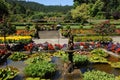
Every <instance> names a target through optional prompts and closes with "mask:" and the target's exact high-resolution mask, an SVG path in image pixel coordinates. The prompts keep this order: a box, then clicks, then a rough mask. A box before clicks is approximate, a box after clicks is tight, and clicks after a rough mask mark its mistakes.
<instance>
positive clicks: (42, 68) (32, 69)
mask: <svg viewBox="0 0 120 80" xmlns="http://www.w3.org/2000/svg"><path fill="white" fill-rule="evenodd" d="M55 67H56V66H55V64H53V63H49V62H47V61H41V62H39V63H33V64H29V65H28V66H26V67H25V70H24V72H25V74H26V75H27V76H30V77H40V78H42V77H45V75H46V74H49V75H51V74H52V73H53V72H55V70H56V69H55Z"/></svg>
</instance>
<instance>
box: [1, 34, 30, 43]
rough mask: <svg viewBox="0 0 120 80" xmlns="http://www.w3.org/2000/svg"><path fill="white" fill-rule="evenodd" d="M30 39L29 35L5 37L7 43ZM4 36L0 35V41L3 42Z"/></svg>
mask: <svg viewBox="0 0 120 80" xmlns="http://www.w3.org/2000/svg"><path fill="white" fill-rule="evenodd" d="M31 39H32V37H31V36H8V37H6V42H8V43H14V42H15V43H16V42H20V41H22V42H23V41H30V40H31ZM4 40H5V39H4V37H0V43H3V42H4Z"/></svg>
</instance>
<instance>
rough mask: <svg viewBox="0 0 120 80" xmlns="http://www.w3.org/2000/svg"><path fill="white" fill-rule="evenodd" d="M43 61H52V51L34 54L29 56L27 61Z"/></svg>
mask: <svg viewBox="0 0 120 80" xmlns="http://www.w3.org/2000/svg"><path fill="white" fill-rule="evenodd" d="M41 61H48V62H49V61H51V54H50V53H40V54H35V55H34V54H33V55H31V57H30V58H28V59H27V60H26V61H25V63H27V64H31V63H39V62H41Z"/></svg>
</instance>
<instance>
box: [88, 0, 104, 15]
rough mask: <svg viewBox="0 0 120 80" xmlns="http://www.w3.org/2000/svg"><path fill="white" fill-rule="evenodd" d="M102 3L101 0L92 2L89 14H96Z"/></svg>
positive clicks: (99, 10)
mask: <svg viewBox="0 0 120 80" xmlns="http://www.w3.org/2000/svg"><path fill="white" fill-rule="evenodd" d="M103 5H104V3H103V2H101V0H97V1H96V2H95V4H93V6H92V7H91V10H90V14H91V16H92V17H95V16H96V15H97V14H98V12H101V10H102V8H103Z"/></svg>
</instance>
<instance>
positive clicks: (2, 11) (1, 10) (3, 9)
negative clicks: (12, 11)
mask: <svg viewBox="0 0 120 80" xmlns="http://www.w3.org/2000/svg"><path fill="white" fill-rule="evenodd" d="M8 14H9V10H8V6H7V3H6V2H5V0H1V1H0V20H2V18H3V16H7V15H8Z"/></svg>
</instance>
